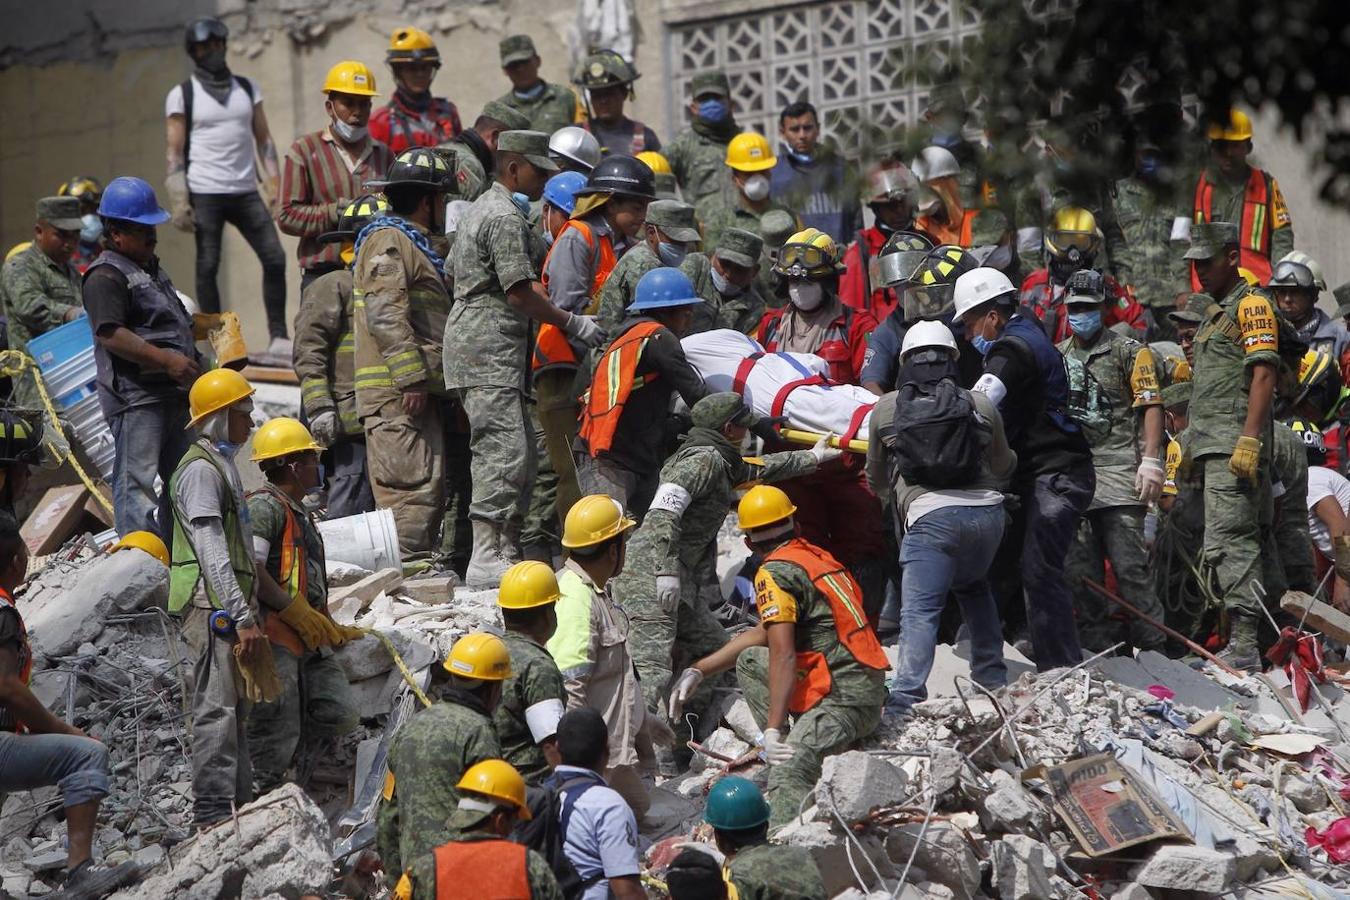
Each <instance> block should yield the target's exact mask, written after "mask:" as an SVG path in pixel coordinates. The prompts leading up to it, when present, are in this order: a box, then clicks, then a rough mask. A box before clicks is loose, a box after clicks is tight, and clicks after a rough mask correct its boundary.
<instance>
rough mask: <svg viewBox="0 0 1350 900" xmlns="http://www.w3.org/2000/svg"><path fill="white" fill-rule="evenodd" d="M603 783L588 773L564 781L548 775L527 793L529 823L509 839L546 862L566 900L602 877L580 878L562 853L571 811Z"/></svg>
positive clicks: (520, 826)
mask: <svg viewBox="0 0 1350 900" xmlns="http://www.w3.org/2000/svg"><path fill="white" fill-rule="evenodd" d="M603 783H604V782H603V781H602V780H601V779H600V777H599V776H598V775H594V774H589V773H588V774H585V775H575V776H573V777H571V778H566V779H564V778H561V777H559V776H558V775H557V773H554V774H552V775H550V776H549V777H548V778H546V779H544V783H543V784H542V785H540V786H539V787H531V788H528V789H527V790H526V795H525V803H526V805H527V806H529V808H530V821H528V822H521V823H520V824H519V825H517V826H516V829H515V831H514V832H513V833H512V835H511V840H513V841H515V842H516V843H517V844H524V845H525V846H526V847H528V848H530V849H531V850H533V851H534V852H535V853H538V854H539V855H540V856H542V857H543V858H544V859H545V861H547V862H548V867H549V868H550V869H552V870H553V875H554V877H556V878H557V879H558V886H559V887H560V888H562V895H563V896H564V897H566V898H567V900H574V898H578V897H580V896H581V895H582V894H584V893H586V889H587V888H588V887H590V886H591V885H593V884H595V883H596V882H598V881H599V880H600V879H602V878H604V877H605V876H604V874H603V873H601V874H599V875H594V876H592V877H590V878H587V879H583V878H582V877H581V875H580V874H578V873H577V869H576V866H574V865H572V860H570V859H568V858H567V854H566V853H564V852H563V843H564V841H565V840H566V837H567V825H568V823H569V822H570V821H571V820H572V809H573V808H574V807H575V806H576V803H577V800H578V799H580V798H581V795H582V794H584V793H586V791H588V790H590V789H591V788H593V787H595V786H596V785H598V784H603Z"/></svg>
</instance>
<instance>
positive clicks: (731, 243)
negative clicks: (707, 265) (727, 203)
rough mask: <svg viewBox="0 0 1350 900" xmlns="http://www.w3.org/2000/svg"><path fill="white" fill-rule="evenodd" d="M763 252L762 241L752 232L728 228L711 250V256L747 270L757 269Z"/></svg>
mask: <svg viewBox="0 0 1350 900" xmlns="http://www.w3.org/2000/svg"><path fill="white" fill-rule="evenodd" d="M763 252H764V239H763V238H761V237H760V236H759V235H757V234H755V233H754V232H753V231H746V230H745V229H743V228H728V229H727V230H726V231H724V232H722V236H721V237H720V238H719V239H718V241H717V246H716V247H715V248H714V249H713V254H714V255H715V256H716V257H717V258H718V259H724V260H726V261H727V262H729V263H735V264H736V265H738V266H745V267H746V268H747V269H757V268H759V261H760V258H761V255H762V254H763Z"/></svg>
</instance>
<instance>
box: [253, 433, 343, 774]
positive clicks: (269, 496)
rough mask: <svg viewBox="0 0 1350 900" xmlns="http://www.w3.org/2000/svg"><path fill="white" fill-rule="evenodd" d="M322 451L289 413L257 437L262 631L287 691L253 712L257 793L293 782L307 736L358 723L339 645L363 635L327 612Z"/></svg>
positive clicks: (256, 552)
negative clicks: (313, 496)
mask: <svg viewBox="0 0 1350 900" xmlns="http://www.w3.org/2000/svg"><path fill="white" fill-rule="evenodd" d="M322 449H323V448H322V447H320V446H319V445H318V444H317V443H315V441H314V437H313V436H312V435H311V434H310V433H309V429H307V428H306V427H305V426H304V425H302V424H301V423H300V422H299V421H297V420H295V419H291V418H287V417H285V416H280V417H278V418H275V419H269V420H268V421H267V423H266V424H264V425H263V426H262V427H261V428H259V429H258V433H257V434H256V435H254V437H253V455H252V456H251V457H250V459H252V461H253V462H255V463H257V464H258V468H259V469H261V470H262V473H263V477H264V478H265V479H266V481H265V482H264V483H263V487H262V488H261V489H260V490H257V491H254V492H252V493H250V494H249V495H248V498H247V502H248V523H249V528H250V530H251V532H252V534H251V535H250V537H251V540H252V544H251V547H252V553H253V563H254V568H255V571H256V573H257V582H256V583H257V586H258V606H259V609H261V610H262V614H263V615H262V624H263V633H264V634H266V635H267V639H268V642H269V643H270V644H271V647H272V661H273V664H274V665H275V667H276V671H277V677H278V678H279V679H280V681H281V688H282V691H281V696H279V697H277V698H276V699H275V700H272V701H269V702H266V703H259V704H258V705H256V706H254V707H253V710H252V711H251V712H250V713H249V717H248V750H249V756H250V758H251V759H252V764H253V784H254V788H255V790H254V793H256V794H257V795H259V796H261V795H263V794H266V793H268V792H269V791H271V790H272V789H274V788H276V787H279V786H280V785H281V783H282V782H283V781H284V780H285V778H286V770H287V769H288V768H290V765H291V760H292V758H293V757H294V756H295V754H296V750H297V749H298V748H299V747H300V739H301V736H302V735H303V736H304V738H305V739H306V741H314V740H322V739H324V738H338V737H341V736H342V735H344V734H347V733H348V732H349V731H351V730H352V729H353V728H355V727H356V724H357V721H358V717H357V709H356V705H355V702H354V700H353V698H352V692H351V688H350V687H349V686H348V684H347V672H346V670H345V669H343V668H342V666H341V665H339V664H338V661H337V660H336V659H335V658H334V657H333V648H334V647H339V646H341V645H342V644H345V643H346V642H347V641H349V640H352V639H355V638H360V637H362V636H363V635H364V632H363V631H362V630H361V629H359V628H351V627H348V626H345V625H339V624H337V623H336V622H334V621H333V619H332V617H331V616H330V615H329V614H328V575H327V570H326V569H325V566H324V546H323V536H322V535H321V534H319V528H318V525H317V524H316V522H315V520H314V517H313V516H312V515H311V514H310V513H309V512H308V511H307V510H306V509H305V505H304V501H305V496H306V495H307V494H310V493H313V492H314V491H317V490H320V489H322V488H323V481H322V478H321V473H320V468H321V467H320V465H319V452H320V451H321V450H322ZM310 746H311V747H313V745H312V744H311V745H310Z"/></svg>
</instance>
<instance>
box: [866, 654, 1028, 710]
mask: <svg viewBox="0 0 1350 900" xmlns="http://www.w3.org/2000/svg"><path fill="white" fill-rule="evenodd" d="M898 646H899V645H898V644H894V643H893V644H890V645H889V646H887V647H885V648H884V649H885V651H886V658H887V659H888V660H890V663H891V669H892V671H894V669H895V665H896V660H895V655H896V652H897V648H898ZM1003 664H1004V665H1005V666H1007V667H1008V683H1009V684H1011V683H1012V682H1014V681H1016V680H1017V679H1018V678H1020V677H1022V675H1024V674H1026V673H1027V672H1035V671H1036V665H1035V663H1033V662H1032V661H1031V660H1029V659H1027V658H1026V656H1024V655H1023V654H1022V653H1021V652H1020V651H1019V650H1018V649H1017V648H1016V647H1014V646H1013V645H1012V644H1006V643H1005V644H1004V645H1003ZM958 677H961V678H969V677H970V641H958V642H957V643H955V644H938V645H937V647H935V648H934V654H933V671H932V672H931V673H929V675H928V682H927V684H926V685H925V686H926V687H927V688H928V696H929V697H955V696H956V695H957V691H956V679H957V678H958ZM963 690H964V691H965V693H966V696H967V697H969V696H971V695H972V691H971V689H970V688H969V687H968V686H963Z"/></svg>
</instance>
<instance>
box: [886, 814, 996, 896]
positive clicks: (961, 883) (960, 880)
mask: <svg viewBox="0 0 1350 900" xmlns="http://www.w3.org/2000/svg"><path fill="white" fill-rule="evenodd" d="M921 832H922V834H923V837H922V840H920V837H919V835H920V833H921ZM916 844H917V845H918V851H917V852H915V849H914V848H915V845H916ZM886 853H887V855H889V856H890V858H891V859H892V860H894V861H895V862H896V863H898V864H899V865H901V866H903V865H904V864H905V863H906V862H907V861H908V860H909V859H910V858H911V856H912V857H913V859H914V865H916V866H918V867H919V868H921V869H923V870H924V871H925V872H927V873H928V877H929V878H931V879H932V880H933V881H935V882H937V883H938V884H941V885H943V886H944V887H946V888H948V889H949V890H951V891H952V893H954V894H955V895H956V896H957V897H958V898H968V897H975V896H977V895H978V892H979V888H980V863H979V860H977V859H976V858H975V852H974V850H972V849H971V844H970V841H968V840H967V839H966V836H965V834H964V833H963V832H962V830H961V829H960V828H957V827H955V826H953V825H951V824H949V823H937V824H930V825H929V826H928V828H927V830H925V829H924V828H923V826H922V825H921V824H910V825H902V826H900V827H898V828H892V829H891V830H890V833H889V834H887V835H886Z"/></svg>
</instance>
